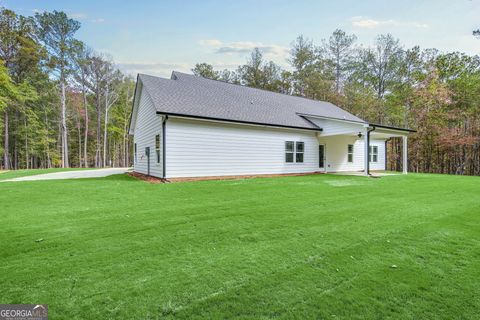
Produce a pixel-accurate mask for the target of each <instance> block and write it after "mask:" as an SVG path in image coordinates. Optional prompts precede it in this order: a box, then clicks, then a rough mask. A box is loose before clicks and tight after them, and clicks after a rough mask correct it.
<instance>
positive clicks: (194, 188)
mask: <svg viewBox="0 0 480 320" xmlns="http://www.w3.org/2000/svg"><path fill="white" fill-rule="evenodd" d="M0 202H1V229H2V230H1V232H0V246H1V252H0V253H1V258H0V285H1V287H0V288H1V290H0V302H1V303H47V304H49V311H50V316H51V319H163V318H167V319H168V318H178V319H195V318H198V319H200V318H202V319H204V318H208V319H232V318H238V319H269V318H278V319H291V318H296V319H478V315H479V310H480V285H479V284H480V281H479V279H480V178H477V177H458V176H441V175H414V174H411V175H408V176H389V177H383V178H381V179H369V178H364V177H349V176H333V175H315V176H303V177H284V178H266V179H250V180H230V181H203V182H188V183H175V184H156V185H153V184H147V183H144V182H141V181H137V180H134V179H133V178H130V177H128V176H125V175H117V176H111V177H108V178H102V179H84V180H81V179H77V180H59V181H35V182H21V183H18V182H17V183H8V182H7V183H0Z"/></svg>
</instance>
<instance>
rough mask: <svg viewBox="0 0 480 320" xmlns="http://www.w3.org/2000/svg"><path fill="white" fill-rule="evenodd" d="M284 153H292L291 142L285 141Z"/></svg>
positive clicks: (292, 145) (292, 144) (292, 146)
mask: <svg viewBox="0 0 480 320" xmlns="http://www.w3.org/2000/svg"><path fill="white" fill-rule="evenodd" d="M285 151H287V152H293V151H294V143H293V141H285Z"/></svg>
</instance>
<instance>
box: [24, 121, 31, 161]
mask: <svg viewBox="0 0 480 320" xmlns="http://www.w3.org/2000/svg"><path fill="white" fill-rule="evenodd" d="M24 125H25V166H26V168H27V169H30V168H29V165H28V164H29V160H28V131H27V128H28V127H27V117H24Z"/></svg>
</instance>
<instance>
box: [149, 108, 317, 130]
mask: <svg viewBox="0 0 480 320" xmlns="http://www.w3.org/2000/svg"><path fill="white" fill-rule="evenodd" d="M157 114H160V115H169V116H171V117H179V118H185V119H200V120H209V121H215V122H226V123H239V124H247V125H254V126H261V127H273V128H288V129H297V130H307V131H316V132H319V131H322V128H319V127H317V126H316V125H315V126H316V128H307V127H298V126H288V125H282V124H270V123H262V122H253V121H242V120H231V119H222V118H215V117H204V116H195V115H188V114H182V113H171V112H169V113H165V112H161V111H157Z"/></svg>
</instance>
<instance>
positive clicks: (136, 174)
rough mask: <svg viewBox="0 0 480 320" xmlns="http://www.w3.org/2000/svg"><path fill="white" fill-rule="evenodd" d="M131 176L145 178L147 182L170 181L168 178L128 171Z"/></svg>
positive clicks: (139, 178)
mask: <svg viewBox="0 0 480 320" xmlns="http://www.w3.org/2000/svg"><path fill="white" fill-rule="evenodd" d="M128 175H129V176H132V177H134V178H136V179H138V180H143V181H145V182H148V183H166V182H170V181H168V180H167V179H161V178H157V177H152V176H147V175H146V174H143V173H138V172H129V173H128Z"/></svg>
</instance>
